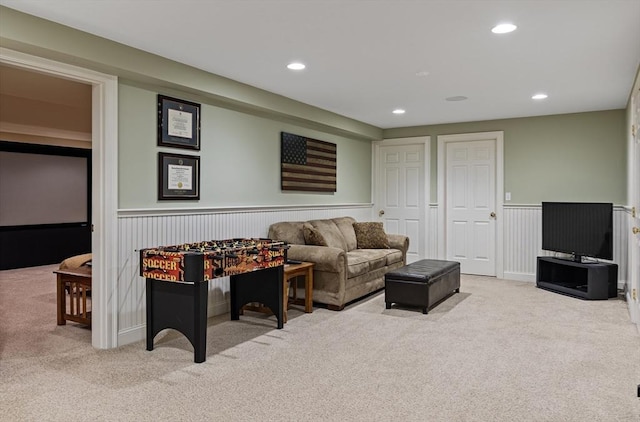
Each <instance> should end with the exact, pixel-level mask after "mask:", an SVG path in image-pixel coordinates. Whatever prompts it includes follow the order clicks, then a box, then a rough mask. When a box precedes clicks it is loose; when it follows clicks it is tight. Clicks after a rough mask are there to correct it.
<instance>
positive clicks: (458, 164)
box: [438, 131, 504, 278]
mask: <svg viewBox="0 0 640 422" xmlns="http://www.w3.org/2000/svg"><path fill="white" fill-rule="evenodd" d="M503 136H504V135H503V132H501V131H500V132H482V133H467V134H459V135H441V136H438V256H440V257H441V258H442V259H446V260H451V261H458V262H460V269H461V272H462V273H465V274H476V275H485V276H494V277H495V276H497V277H500V278H502V277H503V263H502V250H503V243H502V227H503V224H502V195H503V189H504V188H503Z"/></svg>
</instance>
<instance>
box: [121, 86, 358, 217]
mask: <svg viewBox="0 0 640 422" xmlns="http://www.w3.org/2000/svg"><path fill="white" fill-rule="evenodd" d="M161 93H163V94H166V92H164V91H163V92H161ZM157 94H158V91H154V90H150V89H148V88H146V87H140V86H136V84H127V83H126V82H122V81H121V82H120V84H119V115H118V121H119V133H118V136H119V142H118V174H119V186H118V192H119V208H121V209H139V208H165V207H177V206H183V205H184V206H190V207H226V206H254V205H303V204H332V203H336V204H345V203H349V204H356V203H370V202H371V143H370V142H369V141H364V140H354V139H348V138H345V137H342V136H338V135H332V134H327V133H323V132H320V131H317V130H312V129H308V128H304V127H300V126H296V125H292V124H287V123H283V122H280V121H274V120H271V119H268V118H263V117H258V116H253V115H251V114H246V113H242V112H238V111H234V110H229V109H225V108H222V107H218V106H215V105H210V104H206V103H202V104H201V107H202V108H201V111H202V117H201V125H202V128H201V149H200V151H192V150H185V149H175V148H164V147H157V146H156V143H157V141H156V139H157V134H156V103H157V98H156V96H157ZM170 94H171V95H173V96H175V95H176V94H179V93H176V92H175V91H171V92H170ZM180 98H182V99H186V100H192V99H193V98H191V97H189V96H188V95H186V94H185V93H182V95H181V96H180ZM281 131H285V132H290V133H295V134H298V135H303V136H308V137H310V138H315V139H320V140H323V141H327V142H332V143H335V144H337V147H338V154H337V155H338V158H337V161H338V170H337V174H338V187H337V192H335V193H332V194H326V193H325V194H318V193H298V192H282V191H281V190H280V132H281ZM160 151H162V152H174V153H178V154H188V155H198V156H200V166H201V195H200V201H197V202H196V201H158V200H157V177H158V170H157V161H158V152H160Z"/></svg>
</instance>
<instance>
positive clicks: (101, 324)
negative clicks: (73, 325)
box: [0, 48, 118, 349]
mask: <svg viewBox="0 0 640 422" xmlns="http://www.w3.org/2000/svg"><path fill="white" fill-rule="evenodd" d="M0 63H2V64H4V65H7V66H11V67H15V68H19V69H25V70H30V71H33V72H39V73H43V74H46V75H49V76H53V77H58V78H62V79H67V80H71V81H75V82H79V83H84V84H87V85H91V90H92V95H91V108H92V111H91V116H92V117H91V121H92V130H91V142H92V185H93V192H92V198H91V203H92V206H91V210H92V211H91V215H92V218H91V221H92V222H93V224H92V226H93V227H92V229H93V230H92V231H93V235H92V240H91V251H92V254H93V262H92V264H93V265H92V272H93V277H92V278H93V280H92V332H91V344H92V346H93V347H95V348H99V349H108V348H113V347H117V345H118V331H117V330H118V324H117V321H118V307H117V300H116V298H117V297H118V296H117V275H116V268H117V261H116V257H117V249H116V248H117V244H118V242H117V212H116V211H117V181H118V179H117V171H118V169H117V147H118V137H117V136H118V135H117V133H118V120H117V115H118V80H117V78H116V77H114V76H111V75H106V74H102V73H99V72H94V71H92V70H88V69H82V68H79V67H76V66H71V65H67V64H64V63H60V62H55V61H52V60H48V59H44V58H41V57H37V56H31V55H28V54H25V53H21V52H18V51H14V50H9V49H6V48H0Z"/></svg>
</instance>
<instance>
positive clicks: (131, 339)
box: [118, 325, 147, 346]
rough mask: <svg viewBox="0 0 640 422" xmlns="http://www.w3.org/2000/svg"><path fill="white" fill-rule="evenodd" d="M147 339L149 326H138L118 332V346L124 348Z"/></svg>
mask: <svg viewBox="0 0 640 422" xmlns="http://www.w3.org/2000/svg"><path fill="white" fill-rule="evenodd" d="M146 338H147V326H146V325H136V326H135V327H130V328H127V329H126V330H122V331H118V346H124V345H125V344H131V343H135V342H137V341H142V340H145V339H146Z"/></svg>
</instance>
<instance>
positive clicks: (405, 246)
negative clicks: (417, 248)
mask: <svg viewBox="0 0 640 422" xmlns="http://www.w3.org/2000/svg"><path fill="white" fill-rule="evenodd" d="M387 239H388V240H389V247H391V248H392V249H398V250H401V251H402V256H403V257H406V256H407V251H408V250H409V238H408V237H407V236H405V235H403V234H387Z"/></svg>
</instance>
